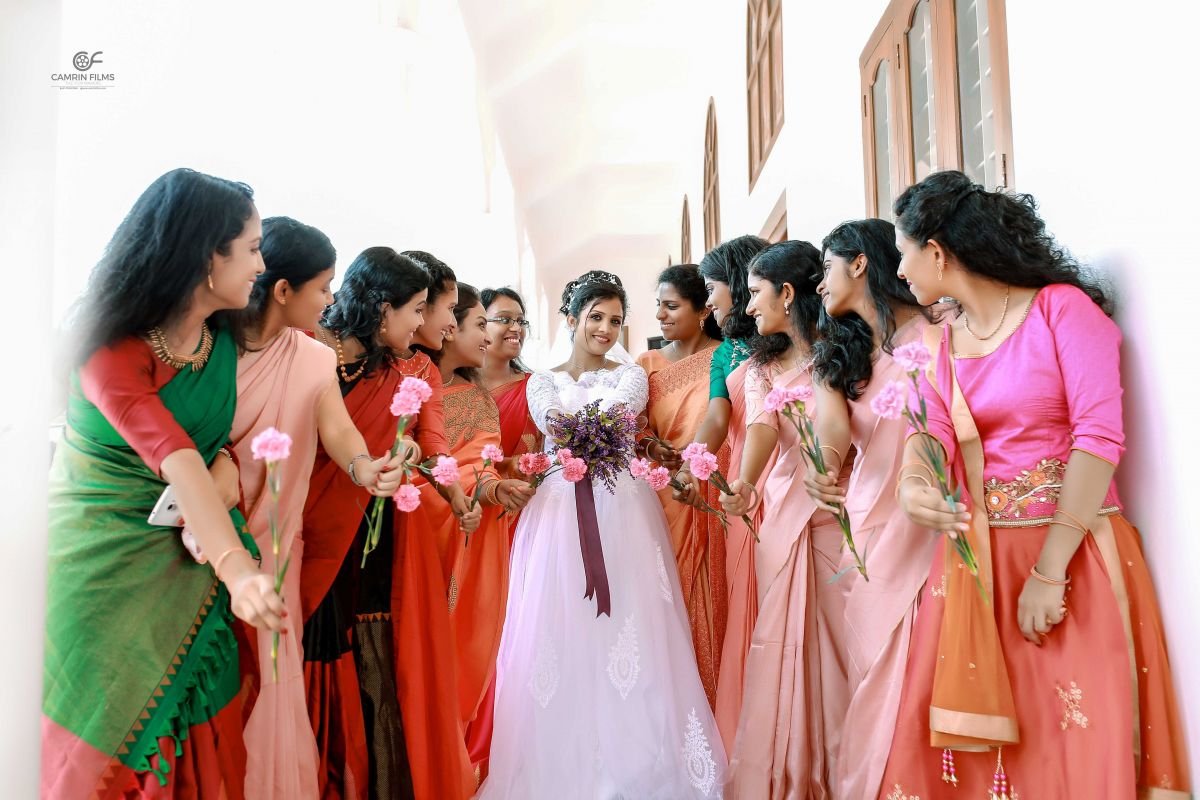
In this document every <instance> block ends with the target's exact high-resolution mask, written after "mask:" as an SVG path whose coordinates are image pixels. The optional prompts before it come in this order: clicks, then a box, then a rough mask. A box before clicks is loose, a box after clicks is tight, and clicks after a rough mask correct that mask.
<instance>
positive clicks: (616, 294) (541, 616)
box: [478, 271, 726, 800]
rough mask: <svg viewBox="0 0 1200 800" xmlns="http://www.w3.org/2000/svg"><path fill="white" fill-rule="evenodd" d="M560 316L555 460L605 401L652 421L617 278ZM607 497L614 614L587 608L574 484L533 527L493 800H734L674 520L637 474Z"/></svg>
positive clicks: (604, 510) (517, 598) (595, 279)
mask: <svg viewBox="0 0 1200 800" xmlns="http://www.w3.org/2000/svg"><path fill="white" fill-rule="evenodd" d="M560 310H561V311H562V313H563V314H565V315H566V317H567V325H568V327H569V329H570V331H571V338H572V343H573V348H572V353H571V357H570V358H569V359H568V360H567V362H566V363H565V364H562V365H560V366H559V367H556V368H555V369H553V370H550V371H549V372H537V373H535V374H534V375H533V377H532V378H530V380H529V389H528V393H529V408H530V413H531V414H532V416H533V420H534V422H535V423H536V424H537V426H538V428H539V429H541V430H542V431H543V432H545V433H547V443H546V449H547V451H552V450H553V449H554V443H553V441H552V435H551V434H550V433H549V428H550V426H551V424H552V421H553V419H554V418H555V417H556V416H558V415H559V414H573V413H575V412H577V411H579V410H580V409H581V408H583V406H584V405H586V404H587V403H589V402H593V401H596V400H599V401H600V404H601V407H602V408H607V407H609V406H611V405H615V404H617V403H621V404H624V405H625V406H626V407H627V408H629V409H630V410H632V411H633V412H634V413H637V414H640V413H642V412H643V411H644V410H645V407H646V395H647V391H648V388H647V382H646V373H645V372H643V371H642V368H641V367H639V366H637V365H636V364H618V363H616V362H614V361H612V360H610V359H609V358H608V354H609V351H610V350H611V349H612V348H613V346H614V345H615V344H616V342H617V336H618V334H619V333H620V330H621V324H622V322H623V320H624V317H625V311H626V298H625V291H624V289H622V288H621V282H620V280H619V279H618V278H617V276H615V275H612V274H609V273H607V272H600V271H593V272H589V273H587V274H585V275H584V276H582V277H581V278H580V279H579V280H577V281H572V282H571V283H570V284H568V285H567V288H566V289H565V290H564V292H563V307H562V309H560ZM594 497H595V509H596V519H597V521H598V527H599V531H600V536H599V538H600V542H601V548H600V549H602V551H603V555H602V558H603V564H604V570H603V572H606V573H607V585H608V590H609V591H608V598H607V599H608V600H609V603H610V604H611V613H607V614H605V613H604V606H603V600H604V599H605V598H604V592H603V591H597V592H596V593H595V596H594V597H593V598H592V599H588V598H585V596H584V591H585V584H586V583H587V579H586V577H585V570H584V560H583V556H582V555H581V552H582V551H581V546H580V536H579V523H578V522H577V521H576V502H575V488H574V484H571V483H568V482H566V480H565V479H564V478H563V476H562V473H561V472H557V473H555V474H554V475H552V476H551V477H550V478H548V479H547V480H546V482H545V483H544V484H543V485H542V487H541V488H540V489H539V490H538V492H537V494H536V495H534V498H533V500H532V501H530V503H529V505H528V506H527V507H526V508H525V511H524V512H523V513H522V515H521V519H520V522H519V523H518V526H517V531H516V540H515V542H514V545H513V553H512V576H511V581H510V584H509V586H510V588H509V594H508V611H507V617H506V621H505V624H504V633H503V636H502V639H501V644H500V656H499V663H498V666H497V678H496V711H495V733H494V736H493V739H492V751H491V764H490V772H489V775H488V778H487V780H486V782H485V783H484V784H483V787H482V788H481V789H480V792H479V795H478V797H480V798H485V799H486V800H490V799H491V798H521V799H522V800H541V798H566V797H570V798H589V800H590V799H591V798H595V799H596V800H614V799H615V798H625V799H626V800H633V798H638V799H639V800H641V798H663V799H664V800H665V799H666V798H671V800H676V798H701V797H720V795H721V788H722V784H723V782H724V777H725V776H724V773H725V765H726V762H725V755H724V753H723V752H722V750H721V745H720V739H719V737H718V736H717V733H716V725H715V723H714V721H713V717H712V712H711V711H710V709H709V707H708V701H707V700H706V699H705V695H704V689H703V687H702V686H701V684H700V677H699V675H698V673H697V671H696V659H695V655H694V654H693V651H692V640H691V632H690V630H689V628H688V623H687V617H686V615H685V609H684V605H683V597H682V596H681V595H680V591H679V578H678V576H677V575H676V572H675V561H674V559H673V558H672V556H671V545H670V540H669V539H668V536H667V527H666V519H665V517H664V516H663V511H662V507H661V506H660V505H659V502H658V498H657V497H656V495H655V493H654V492H653V491H652V490H651V489H650V487H649V485H648V484H646V483H645V482H643V481H636V480H634V479H633V478H632V477H631V476H630V475H629V474H628V473H626V474H625V475H624V476H622V477H621V478H619V479H618V481H617V487H616V492H615V494H610V493H609V492H608V491H607V490H606V489H605V488H604V487H603V485H602V484H600V483H599V482H597V484H596V487H595V491H594ZM593 574H595V572H593ZM598 603H601V605H599V606H598Z"/></svg>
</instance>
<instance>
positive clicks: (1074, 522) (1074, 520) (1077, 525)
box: [1053, 508, 1092, 536]
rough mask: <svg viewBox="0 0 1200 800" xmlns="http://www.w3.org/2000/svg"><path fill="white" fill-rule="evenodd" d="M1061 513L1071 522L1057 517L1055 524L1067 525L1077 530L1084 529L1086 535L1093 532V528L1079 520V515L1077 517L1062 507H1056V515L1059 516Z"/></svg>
mask: <svg viewBox="0 0 1200 800" xmlns="http://www.w3.org/2000/svg"><path fill="white" fill-rule="evenodd" d="M1059 514H1062V515H1063V516H1064V517H1066V518H1067V519H1068V520H1070V522H1063V521H1061V520H1057V519H1056V520H1054V521H1053V522H1054V524H1057V525H1066V526H1067V527H1068V528H1074V529H1075V530H1077V531H1082V532H1083V535H1084V536H1087V535H1088V534H1089V533H1091V532H1092V531H1091V529H1090V528H1088V526H1086V525H1084V524H1083V523H1082V522H1080V521H1079V517H1076V516H1075V515H1074V514H1072V513H1071V512H1069V511H1064V510H1063V509H1061V508H1056V509H1054V516H1056V517H1057V516H1058V515H1059Z"/></svg>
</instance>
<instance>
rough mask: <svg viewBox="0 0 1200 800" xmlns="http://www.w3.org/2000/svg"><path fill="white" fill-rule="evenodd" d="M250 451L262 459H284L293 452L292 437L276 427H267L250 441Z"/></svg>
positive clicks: (270, 460) (269, 460)
mask: <svg viewBox="0 0 1200 800" xmlns="http://www.w3.org/2000/svg"><path fill="white" fill-rule="evenodd" d="M250 452H251V453H253V454H254V457H255V458H256V459H258V460H260V461H266V462H267V463H272V462H275V461H283V460H284V459H285V458H287V457H288V456H289V455H291V452H292V437H290V436H288V435H287V434H286V433H283V432H282V431H277V430H275V429H274V428H267V429H266V430H265V431H263V432H262V433H260V434H259V435H258V436H255V437H254V438H253V439H252V440H251V441H250Z"/></svg>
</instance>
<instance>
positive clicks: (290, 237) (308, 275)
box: [231, 217, 337, 351]
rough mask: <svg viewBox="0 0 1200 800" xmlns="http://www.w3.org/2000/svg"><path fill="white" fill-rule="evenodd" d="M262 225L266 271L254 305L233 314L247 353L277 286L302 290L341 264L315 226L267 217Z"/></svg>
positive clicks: (240, 342)
mask: <svg viewBox="0 0 1200 800" xmlns="http://www.w3.org/2000/svg"><path fill="white" fill-rule="evenodd" d="M262 225H263V239H262V249H261V252H262V259H263V264H264V265H265V266H266V269H265V270H264V271H263V274H261V275H259V276H258V278H257V279H256V280H255V281H254V289H253V290H251V292H250V304H249V305H247V306H246V308H245V309H244V310H242V311H239V312H235V313H234V314H233V315H231V316H232V320H231V321H232V327H233V331H234V335H235V337H236V338H237V342H238V346H239V347H240V348H241V349H242V350H243V351H245V350H246V338H247V334H248V332H249V331H250V330H251V329H254V328H256V327H257V326H259V325H261V324H262V318H263V314H264V313H265V312H266V310H267V306H268V305H269V304H270V299H271V293H272V292H273V291H274V289H275V284H276V283H278V282H279V281H287V282H288V285H289V286H291V287H292V289H295V290H298V289H300V287H301V286H303V285H304V284H306V283H308V282H309V281H311V280H312V279H313V278H315V277H317V276H318V275H320V274H321V273H322V272H324V271H325V270H327V269H329V268H330V267H332V266H333V265H334V262H335V261H337V251H336V250H334V248H333V243H332V242H331V241H329V237H328V236H326V235H325V234H324V233H322V232H321V231H319V230H317V229H316V228H314V227H313V226H311V225H305V224H304V223H303V222H299V221H297V220H294V219H292V218H291V217H267V218H266V219H264V220H263V223H262Z"/></svg>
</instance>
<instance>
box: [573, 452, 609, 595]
mask: <svg viewBox="0 0 1200 800" xmlns="http://www.w3.org/2000/svg"><path fill="white" fill-rule="evenodd" d="M575 520H576V521H577V522H578V523H579V552H580V553H581V554H582V555H583V574H584V576H585V577H586V578H587V587H586V590H585V591H584V593H583V597H584V599H585V600H590V599H591V598H592V596H593V595H594V596H595V598H596V616H597V617H598V616H600V615H601V614H607V615H608V616H610V617H611V616H612V597H611V596H610V595H609V591H608V571H607V570H605V568H604V547H603V545H601V543H600V524H599V523H598V522H596V496H595V495H594V494H593V493H592V479H591V477H590V476H587V475H585V476H584V477H583V479H582V480H580V481H578V482H577V483H576V484H575Z"/></svg>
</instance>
